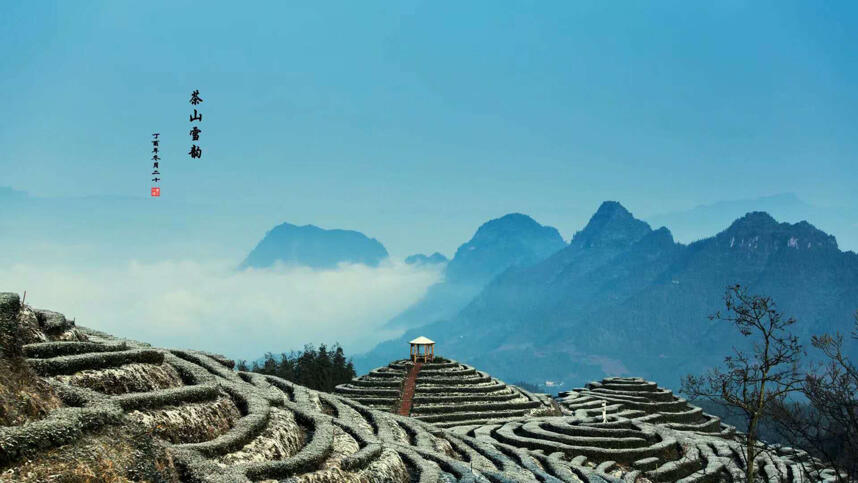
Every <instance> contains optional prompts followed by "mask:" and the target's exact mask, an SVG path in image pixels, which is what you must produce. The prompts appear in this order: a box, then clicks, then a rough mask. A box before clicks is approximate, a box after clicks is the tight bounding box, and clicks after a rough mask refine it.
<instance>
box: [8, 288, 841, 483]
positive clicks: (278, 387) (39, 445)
mask: <svg viewBox="0 0 858 483" xmlns="http://www.w3.org/2000/svg"><path fill="white" fill-rule="evenodd" d="M9 314H13V315H12V316H10V315H9ZM0 329H2V331H0V332H2V334H0V335H4V338H3V341H4V344H6V342H7V338H6V337H5V335H6V334H9V333H12V335H13V337H12V338H13V339H15V338H17V339H18V340H19V341H20V342H21V343H22V345H21V347H20V352H21V353H22V354H23V356H24V357H25V359H24V360H25V361H26V362H27V364H28V365H29V366H30V367H32V369H33V370H34V371H35V372H37V373H38V374H39V377H40V380H42V381H44V382H45V383H46V384H47V385H49V386H50V388H52V390H53V391H55V393H56V395H57V396H59V399H60V400H61V401H62V404H61V406H62V407H58V408H53V409H48V410H47V411H46V414H44V415H43V417H41V418H37V419H35V420H31V421H28V422H26V423H23V424H18V425H14V426H3V427H0V480H2V481H46V480H52V479H56V478H55V477H54V476H55V475H52V474H47V473H45V470H44V469H43V468H44V466H45V465H46V464H47V462H48V461H50V460H51V459H52V458H55V455H56V453H57V452H61V451H65V450H67V449H68V448H75V447H76V445H78V444H79V443H80V442H81V441H86V440H87V439H88V438H91V437H92V436H93V435H99V436H100V437H101V438H103V441H102V443H106V444H104V445H102V446H101V447H99V448H100V450H101V451H104V452H106V453H108V455H110V454H111V453H110V451H111V450H112V448H110V443H115V444H114V445H116V444H118V442H119V441H121V435H122V434H124V433H127V432H128V431H130V428H140V427H142V428H145V430H146V432H147V434H148V435H150V436H151V437H150V438H149V441H150V443H151V444H152V445H153V446H154V448H149V450H147V451H139V450H135V452H133V456H134V458H133V459H132V460H131V461H129V462H122V461H113V460H110V459H108V460H106V461H105V462H104V463H105V467H108V466H110V465H111V464H113V466H112V467H111V468H110V469H111V471H114V472H116V471H120V472H124V475H123V476H122V478H117V480H118V481H124V479H125V478H127V479H132V480H147V481H192V482H236V481H272V480H285V479H288V481H290V482H349V481H351V482H402V483H405V482H412V481H417V482H425V483H429V482H438V481H447V482H450V481H473V482H519V481H520V482H537V481H545V482H559V481H569V482H585V481H586V482H617V483H618V482H621V481H627V482H635V481H637V482H640V483H643V482H647V481H679V480H682V481H733V480H738V479H740V477H741V469H742V466H743V465H742V456H741V451H740V447H739V446H738V444H737V443H735V442H734V441H732V440H731V439H730V438H728V437H724V436H722V435H721V433H709V434H705V433H696V432H689V431H678V430H676V429H671V428H668V427H666V426H663V425H659V424H654V423H652V422H646V421H643V420H641V419H630V418H628V417H626V416H625V415H624V413H623V411H618V412H616V413H613V414H611V415H610V417H609V421H608V422H607V423H602V422H601V416H599V417H598V418H592V417H579V416H572V415H566V416H557V417H528V418H517V419H515V420H510V421H498V422H496V423H489V424H468V425H460V426H458V427H455V428H453V429H442V428H439V427H437V426H434V425H430V424H427V423H425V422H423V421H420V420H418V419H416V418H409V417H402V416H398V415H395V414H390V413H387V412H383V411H378V410H374V409H371V408H369V407H367V406H364V405H362V404H360V403H358V402H356V401H353V400H350V399H348V398H344V397H340V396H337V395H333V394H325V393H319V392H316V391H312V390H309V389H307V388H304V387H301V386H297V385H295V384H292V383H290V382H288V381H285V380H282V379H279V378H277V377H273V376H264V375H261V374H255V373H248V372H241V371H238V372H236V371H235V370H233V363H232V361H229V360H227V359H225V358H223V357H220V356H217V355H213V354H207V353H204V352H200V351H193V350H167V349H160V348H153V347H150V346H149V345H147V344H144V343H140V342H136V341H132V340H126V339H120V338H116V337H113V336H110V335H107V334H104V333H100V332H96V331H93V330H89V329H85V328H82V327H77V326H76V325H75V324H74V323H73V322H71V321H67V320H65V318H64V317H62V316H61V315H60V314H54V313H48V312H44V311H35V310H32V309H31V308H29V307H21V306H20V302H19V300H18V297H17V296H16V295H14V294H0ZM12 352H15V351H7V350H6V347H4V351H3V354H4V355H3V357H4V358H6V357H12V356H9V355H8V354H10V353H12ZM441 364H442V365H441V366H440V367H438V368H437V370H438V373H437V374H436V373H433V372H430V373H429V374H428V375H427V376H425V380H426V381H429V382H425V383H423V384H422V385H425V386H426V387H446V386H447V385H449V383H448V382H439V381H445V379H448V378H447V377H446V375H445V372H453V373H457V372H467V369H468V368H467V366H463V365H459V364H457V363H455V362H452V361H445V362H442V363H441ZM443 369H447V370H448V371H444V370H443ZM478 374H479V373H477V374H474V373H470V375H471V376H475V377H473V378H472V379H474V378H476V379H480V380H481V382H476V381H471V382H473V384H467V385H466V386H473V387H482V386H491V385H494V384H493V383H492V382H491V381H492V380H488V381H486V380H483V379H482V376H480V375H478ZM462 375H463V376H468V375H469V374H462ZM467 378H468V377H466V379H467ZM454 379H457V378H454ZM505 387H506V389H508V390H514V388H509V387H507V386H505ZM429 394H433V393H432V392H429ZM522 394H523V393H522ZM430 414H431V413H430ZM462 421H463V422H466V421H468V418H465V419H463V420H462ZM104 438H115V439H104ZM71 454H72V455H74V456H78V455H81V454H82V453H80V452H77V453H76V452H72V453H71ZM161 454H166V455H167V458H165V459H159V458H160V457H159V456H158V455H161ZM83 456H84V457H85V456H88V454H87V453H83ZM149 458H154V459H155V461H154V462H152V461H149ZM761 458H764V459H761V467H762V469H763V470H762V471H763V474H762V477H763V478H767V479H768V480H769V481H773V479H774V478H775V476H777V475H781V476H785V477H786V479H787V480H796V481H798V480H799V477H800V476H803V477H805V479H804V480H803V481H808V480H809V478H810V476H811V475H810V474H809V473H807V471H808V469H807V468H806V467H804V466H802V465H801V462H805V463H812V462H811V461H810V460H809V459H808V458H807V457H806V456H805V455H804V454H803V453H800V452H791V451H788V450H780V451H779V452H778V453H776V454H770V455H766V456H761ZM147 462H149V463H152V464H151V465H150V469H149V470H150V471H149V472H148V473H140V472H139V471H138V466H141V465H145V463H147ZM125 464H128V467H126V466H125ZM163 465H167V466H169V467H170V468H173V469H174V472H171V471H161V472H160V473H157V477H155V476H152V475H154V474H155V473H152V471H156V472H157V471H160V470H164V469H165V468H164V466H163ZM170 468H166V470H170ZM90 470H91V468H90ZM97 470H98V469H96V471H95V472H94V473H90V476H91V477H90V478H89V480H91V481H101V480H102V479H103V473H100V472H99V471H97ZM32 475H36V476H35V477H33V476H32ZM828 476H831V475H830V474H829V475H828ZM81 480H84V481H85V480H86V478H78V479H71V480H68V479H67V480H66V481H81Z"/></svg>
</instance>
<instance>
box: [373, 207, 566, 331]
mask: <svg viewBox="0 0 858 483" xmlns="http://www.w3.org/2000/svg"><path fill="white" fill-rule="evenodd" d="M565 246H566V243H565V242H564V241H563V238H562V237H561V236H560V233H559V232H558V231H557V229H556V228H552V227H550V226H543V225H540V224H539V223H537V222H536V221H535V220H533V218H531V217H529V216H527V215H522V214H520V213H511V214H508V215H505V216H502V217H500V218H496V219H493V220H490V221H488V222H486V223H484V224H483V225H482V226H480V227H479V228H478V229H477V231H476V233H474V236H473V237H471V239H470V240H469V241H468V242H467V243H464V244H462V245H461V246H460V247H459V249H458V250H456V255H455V256H454V257H453V259H452V260H450V262H449V263H448V264H447V266H446V267H445V272H444V281H442V282H439V283H437V284H435V285H433V286H431V287H429V290H427V292H426V295H425V296H424V297H423V298H422V299H421V300H420V301H419V302H417V303H416V304H414V305H413V306H411V307H409V308H408V309H406V310H405V311H404V312H402V313H401V314H399V315H397V316H396V317H394V318H393V319H391V321H390V322H389V323H388V324H387V326H386V328H388V329H397V328H399V329H401V328H407V327H414V326H417V325H423V324H426V323H429V322H435V321H438V320H444V319H446V318H448V317H450V316H452V315H454V314H456V312H458V311H459V310H460V309H461V308H462V307H464V306H465V304H467V303H468V302H469V301H470V300H471V299H472V298H473V297H474V296H475V295H477V294H478V293H479V292H480V290H482V289H483V287H484V286H485V284H486V283H487V282H488V281H489V280H491V279H492V278H493V277H495V276H496V275H498V274H500V273H501V272H503V271H504V270H507V269H509V268H511V267H524V266H528V265H532V264H534V263H536V262H538V261H540V260H543V259H545V258H546V257H548V256H549V255H551V254H552V253H555V252H557V251H558V250H560V249H562V248H563V247H565Z"/></svg>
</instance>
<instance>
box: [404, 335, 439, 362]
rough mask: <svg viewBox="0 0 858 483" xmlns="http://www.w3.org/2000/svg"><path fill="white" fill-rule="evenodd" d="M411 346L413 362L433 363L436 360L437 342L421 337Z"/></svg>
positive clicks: (412, 342)
mask: <svg viewBox="0 0 858 483" xmlns="http://www.w3.org/2000/svg"><path fill="white" fill-rule="evenodd" d="M409 344H411V361H412V362H418V361H420V362H431V361H432V360H433V359H435V341H433V340H431V339H429V338H426V337H423V336H422V335H421V336H420V337H418V338H416V339H414V340H412V341H411V342H409ZM421 349H422V350H421Z"/></svg>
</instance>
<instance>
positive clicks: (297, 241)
mask: <svg viewBox="0 0 858 483" xmlns="http://www.w3.org/2000/svg"><path fill="white" fill-rule="evenodd" d="M387 256H388V255H387V250H386V249H385V248H384V246H383V245H382V244H381V243H379V242H378V240H376V239H375V238H369V237H367V236H366V235H364V234H363V233H360V232H357V231H352V230H326V229H323V228H319V227H317V226H313V225H304V226H297V225H293V224H291V223H283V224H281V225H277V226H275V227H274V228H273V229H271V230H270V231H269V232H268V233H266V234H265V237H264V238H263V239H262V241H260V242H259V244H258V245H256V248H254V249H253V251H251V252H250V254H249V255H248V256H247V258H246V259H245V260H244V262H242V264H241V267H240V268H248V267H253V268H265V267H270V266H272V265H274V264H275V263H276V262H278V261H279V262H282V263H284V264H287V265H303V266H308V267H313V268H336V266H337V264H339V263H361V264H364V265H368V266H377V265H378V264H379V263H380V262H381V261H382V260H384V259H386V258H387Z"/></svg>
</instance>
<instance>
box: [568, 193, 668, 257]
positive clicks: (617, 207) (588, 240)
mask: <svg viewBox="0 0 858 483" xmlns="http://www.w3.org/2000/svg"><path fill="white" fill-rule="evenodd" d="M651 231H652V229H651V228H650V226H649V224H647V223H646V222H644V221H641V220H638V219H637V218H635V217H634V215H632V214H631V213H630V212H629V210H627V209H626V208H625V207H624V206H623V205H621V204H620V203H619V202H617V201H605V202H604V203H602V204H601V206H599V209H598V210H596V213H595V214H594V215H593V217H592V218H590V221H589V222H588V223H587V226H585V227H584V229H583V230H581V231H579V232H578V233H576V234H575V236H574V237H573V238H572V242H571V243H570V245H571V246H577V247H579V248H608V247H622V246H629V245H631V244H632V243H634V242H636V241H638V240H640V239H641V238H643V237H644V236H646V235H647V234H648V233H650V232H651Z"/></svg>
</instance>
